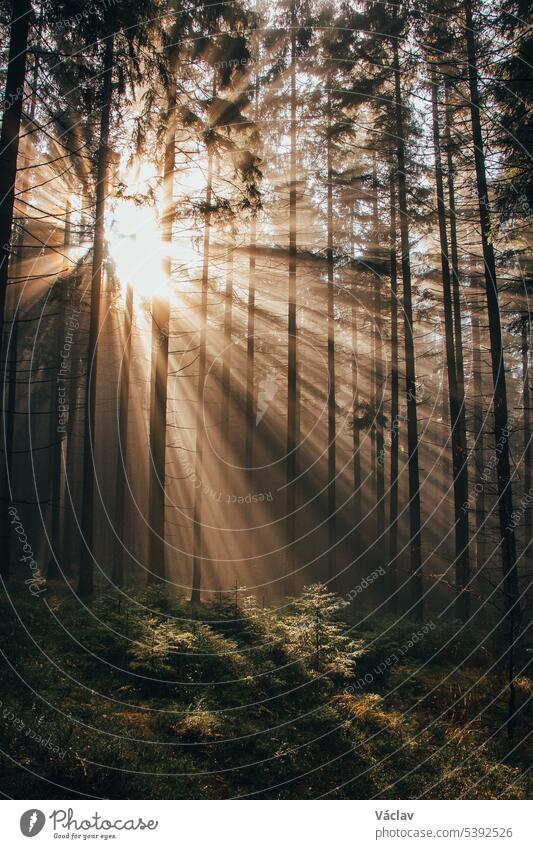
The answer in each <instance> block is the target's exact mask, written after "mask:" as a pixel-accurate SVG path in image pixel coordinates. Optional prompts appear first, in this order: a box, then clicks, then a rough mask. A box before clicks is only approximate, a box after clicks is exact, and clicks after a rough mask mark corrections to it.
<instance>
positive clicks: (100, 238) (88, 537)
mask: <svg viewBox="0 0 533 849" xmlns="http://www.w3.org/2000/svg"><path fill="white" fill-rule="evenodd" d="M113 67H114V50H113V36H112V35H108V36H107V37H106V39H105V52H104V71H103V91H102V113H101V120H100V147H99V152H98V170H97V177H96V206H95V225H94V240H93V262H92V274H91V317H90V324H89V344H88V351H87V400H86V408H85V424H84V443H83V496H82V508H81V530H82V537H83V539H82V549H81V562H80V571H79V580H78V594H79V595H80V597H82V598H88V597H89V596H91V595H92V593H93V588H94V575H93V564H94V553H93V531H94V527H93V525H94V482H95V480H94V479H95V468H94V449H95V423H96V388H97V387H96V378H97V345H98V335H99V332H100V297H101V288H102V276H103V265H104V223H105V206H106V198H107V187H108V172H109V125H110V120H111V102H112V98H113Z"/></svg>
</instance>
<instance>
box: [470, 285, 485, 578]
mask: <svg viewBox="0 0 533 849" xmlns="http://www.w3.org/2000/svg"><path fill="white" fill-rule="evenodd" d="M472 284H473V285H474V277H472ZM471 325H472V371H473V386H474V403H473V405H472V417H473V439H474V466H475V487H474V492H475V505H474V510H475V529H476V572H477V573H478V574H479V573H480V572H481V570H482V569H483V567H484V566H485V565H486V562H487V559H488V558H487V556H486V547H485V543H484V540H485V535H486V533H487V529H486V527H483V523H484V520H485V484H484V482H483V469H484V465H485V458H484V452H485V436H484V429H483V375H482V371H481V332H480V327H479V316H478V314H477V307H475V306H473V307H472V311H471Z"/></svg>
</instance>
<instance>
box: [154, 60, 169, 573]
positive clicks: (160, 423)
mask: <svg viewBox="0 0 533 849" xmlns="http://www.w3.org/2000/svg"><path fill="white" fill-rule="evenodd" d="M167 97H168V101H167V131H166V139H165V159H164V164H163V219H162V231H163V232H162V237H163V242H164V243H165V244H168V245H170V243H171V242H172V226H173V222H174V215H173V209H172V203H173V198H174V170H175V167H176V70H175V68H174V69H173V73H172V74H171V79H170V82H169V89H168V93H167ZM163 271H164V274H165V276H166V278H167V280H170V275H171V273H172V263H171V259H170V254H166V255H165V256H164V258H163ZM169 334H170V304H169V300H168V297H167V296H166V295H165V294H164V293H163V294H161V295H158V296H156V297H154V298H153V299H152V368H151V392H150V473H149V487H148V497H149V518H150V547H149V570H148V575H147V578H148V583H156V582H157V581H159V580H161V579H164V577H165V575H166V565H165V498H166V453H167V396H168V339H169Z"/></svg>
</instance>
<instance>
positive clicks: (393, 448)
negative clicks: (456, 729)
mask: <svg viewBox="0 0 533 849" xmlns="http://www.w3.org/2000/svg"><path fill="white" fill-rule="evenodd" d="M396 228H397V222H396V176H395V172H394V169H392V168H391V172H390V236H389V238H390V285H391V428H390V440H391V444H390V488H389V569H388V573H389V576H388V597H389V610H390V612H391V613H392V614H395V613H396V612H397V610H398V469H399V448H400V440H399V436H400V434H399V428H400V374H399V363H398V347H399V346H398V264H397V258H396V250H397V233H396Z"/></svg>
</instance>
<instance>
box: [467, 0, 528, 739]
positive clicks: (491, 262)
mask: <svg viewBox="0 0 533 849" xmlns="http://www.w3.org/2000/svg"><path fill="white" fill-rule="evenodd" d="M464 8H465V18H466V21H465V22H466V47H467V55H468V65H469V88H470V117H471V122H472V140H473V143H474V161H475V169H476V183H477V195H478V204H479V223H480V228H481V245H482V250H483V261H484V263H485V288H486V293H487V311H488V319H489V335H490V353H491V365H492V380H493V409H494V430H495V441H496V455H497V465H496V472H497V479H498V507H499V517H500V543H501V553H502V569H503V593H504V607H505V627H506V631H507V641H508V650H507V653H506V661H507V674H508V682H509V705H508V708H509V712H508V722H507V732H508V736H509V739H510V740H511V739H512V737H513V728H514V723H513V715H514V710H515V684H514V676H515V673H514V665H515V642H516V640H517V637H518V627H519V621H520V592H519V583H518V565H517V561H516V539H515V533H514V528H513V525H512V522H511V517H512V514H513V493H512V481H511V462H510V450H509V429H508V426H509V416H508V407H507V385H506V379H505V368H504V357H503V340H502V330H501V319H500V304H499V297H498V284H497V279H496V260H495V256H494V246H493V243H492V237H491V233H492V229H491V223H492V222H491V209H490V200H489V193H488V186H487V173H486V167H485V147H484V142H483V133H482V128H481V111H480V98H479V82H478V69H477V49H476V42H475V36H474V29H473V26H474V23H473V19H472V3H471V0H464Z"/></svg>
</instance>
